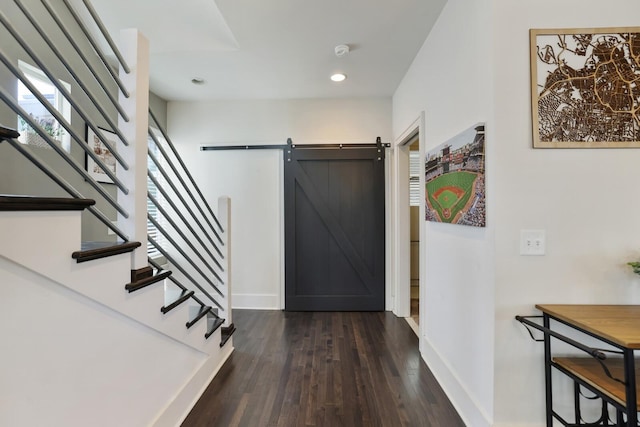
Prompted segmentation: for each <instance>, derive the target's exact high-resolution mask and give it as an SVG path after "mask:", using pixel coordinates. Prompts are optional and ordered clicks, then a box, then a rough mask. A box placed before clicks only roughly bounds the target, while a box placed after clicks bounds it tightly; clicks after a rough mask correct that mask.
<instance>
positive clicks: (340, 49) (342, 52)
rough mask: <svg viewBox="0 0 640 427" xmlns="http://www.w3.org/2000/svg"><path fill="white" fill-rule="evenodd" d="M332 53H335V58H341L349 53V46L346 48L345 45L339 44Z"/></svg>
mask: <svg viewBox="0 0 640 427" xmlns="http://www.w3.org/2000/svg"><path fill="white" fill-rule="evenodd" d="M334 52H335V53H336V56H337V57H338V58H341V57H343V56H345V55H346V54H348V53H349V46H347V45H346V44H339V45H338V46H336V48H335V49H334Z"/></svg>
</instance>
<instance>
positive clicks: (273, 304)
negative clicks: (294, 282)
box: [231, 294, 282, 310]
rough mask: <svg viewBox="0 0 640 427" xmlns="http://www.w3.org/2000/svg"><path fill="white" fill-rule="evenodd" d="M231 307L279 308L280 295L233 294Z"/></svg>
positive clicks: (250, 308)
mask: <svg viewBox="0 0 640 427" xmlns="http://www.w3.org/2000/svg"><path fill="white" fill-rule="evenodd" d="M231 304H232V305H233V308H239V309H248V310H281V309H282V307H280V297H279V296H278V295H277V294H233V295H232V297H231Z"/></svg>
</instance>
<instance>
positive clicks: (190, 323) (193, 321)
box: [186, 305, 211, 329]
mask: <svg viewBox="0 0 640 427" xmlns="http://www.w3.org/2000/svg"><path fill="white" fill-rule="evenodd" d="M210 311H211V306H208V305H205V306H202V307H200V311H199V312H198V314H196V317H194V318H193V319H191V320H189V321H188V322H187V323H186V327H187V329H189V328H190V327H192V326H193V325H195V324H196V322H197V321H198V320H200V319H202V318H203V317H204V316H205V315H206V314H207V313H209V312H210Z"/></svg>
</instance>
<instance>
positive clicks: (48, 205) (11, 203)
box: [0, 194, 96, 211]
mask: <svg viewBox="0 0 640 427" xmlns="http://www.w3.org/2000/svg"><path fill="white" fill-rule="evenodd" d="M95 203H96V201H95V200H92V199H74V198H63V197H36V196H16V195H9V194H0V211H81V210H84V209H86V208H88V207H89V206H92V205H95Z"/></svg>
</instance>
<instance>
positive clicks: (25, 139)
mask: <svg viewBox="0 0 640 427" xmlns="http://www.w3.org/2000/svg"><path fill="white" fill-rule="evenodd" d="M18 66H19V68H20V70H21V71H22V72H23V73H24V75H25V76H26V77H27V79H29V81H30V82H31V84H33V85H34V86H35V88H36V89H37V90H38V92H40V94H41V95H42V96H44V97H45V98H46V99H47V101H49V103H50V104H51V105H53V108H55V109H56V110H57V111H58V112H59V113H60V114H62V117H64V118H65V120H66V121H67V122H70V121H71V104H70V103H69V101H68V100H67V99H66V98H65V97H64V96H62V93H61V92H60V91H59V90H58V88H57V87H56V86H55V85H54V84H53V83H51V80H49V78H48V77H47V76H46V75H45V74H44V73H43V72H42V70H39V69H38V68H35V67H33V66H31V65H29V64H27V63H25V62H22V61H18ZM60 83H61V84H62V85H63V87H64V88H65V89H66V90H67V91H70V90H71V85H70V84H69V83H66V82H63V81H61V80H60ZM18 104H19V105H20V106H21V107H22V108H23V109H24V110H25V111H26V112H27V113H29V115H30V116H31V117H32V118H33V120H34V121H35V122H36V123H38V124H39V125H40V126H41V127H42V128H43V129H44V130H45V131H46V132H47V133H48V134H49V135H50V136H51V137H52V138H53V139H55V140H57V141H59V142H60V144H61V145H62V147H63V148H64V149H65V150H66V151H69V150H70V145H71V138H70V136H69V134H68V133H67V132H65V130H64V128H63V127H62V126H61V125H60V123H58V121H57V120H56V119H55V118H54V117H53V115H52V114H51V113H50V112H49V110H47V108H46V107H45V106H44V105H42V104H41V103H40V101H39V100H38V98H36V97H35V96H34V95H33V94H32V93H31V91H29V89H27V87H26V86H25V85H24V84H23V83H22V81H20V80H18ZM18 132H20V137H19V138H18V140H19V141H20V142H22V143H23V144H28V145H34V146H37V147H45V148H51V147H49V144H47V143H46V142H45V141H44V139H43V138H42V137H41V136H40V135H38V134H37V133H36V131H35V130H33V129H32V128H31V126H29V125H28V124H27V122H26V121H25V120H24V119H22V117H18Z"/></svg>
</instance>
